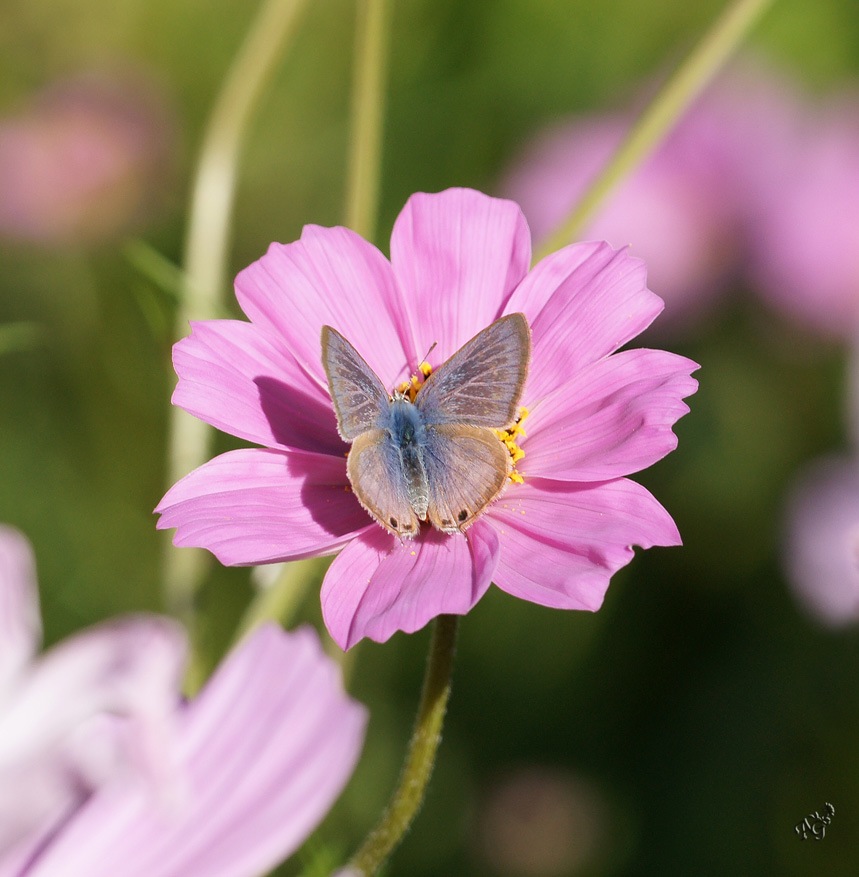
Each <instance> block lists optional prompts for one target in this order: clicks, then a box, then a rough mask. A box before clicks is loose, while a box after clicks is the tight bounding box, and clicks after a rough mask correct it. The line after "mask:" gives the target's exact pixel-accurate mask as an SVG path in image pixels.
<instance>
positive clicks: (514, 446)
mask: <svg viewBox="0 0 859 877" xmlns="http://www.w3.org/2000/svg"><path fill="white" fill-rule="evenodd" d="M528 414H529V411H528V409H527V408H526V407H525V406H524V405H522V406H520V408H519V413H518V414H517V415H516V420H515V422H514V423H513V424H511V425H510V426H508V427H507V429H495V430H493V432H494V433H495V435H497V436H498V438H499V439H501V441H502V443H503V444H504V447H506V448H507V452H508V453H509V454H510V460H511V461H512V463H513V465H512V466H511V468H510V472H509V473H508V475H507V477H508V478H509V479H510V480H511V481H512V482H513V483H514V484H523V483H524V481H525V479H524V478H523V477H522V475H521V474H520V473H519V472H517V471H516V464H517V463H518V462H519V460H521V459H522V458H523V457H524V456H525V452H524V451H523V450H522V448H520V447H519V445H518V443H517V442H518V439H519V438H520V436H521V437H523V438H524V436H525V430H524V429H523V428H522V421H523V420H524V419H525V418H526V417H527V416H528Z"/></svg>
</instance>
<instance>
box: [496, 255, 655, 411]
mask: <svg viewBox="0 0 859 877" xmlns="http://www.w3.org/2000/svg"><path fill="white" fill-rule="evenodd" d="M646 275H647V272H646V270H645V267H644V262H642V261H641V259H636V258H635V257H634V256H630V255H629V253H628V251H627V250H614V249H613V248H612V247H611V246H609V245H608V244H606V243H597V242H591V243H584V244H573V245H571V246H569V247H564V248H563V249H562V250H558V252H556V253H553V254H552V255H550V256H547V257H546V258H545V259H543V260H542V261H541V262H539V263H538V264H537V265H536V266H535V267H534V269H533V270H532V271H531V273H530V274H529V275H528V276H527V277H526V278H525V280H524V281H523V282H522V283H521V284H520V285H519V287H518V288H517V289H516V291H515V292H514V293H513V295H512V296H511V297H510V301H509V302H508V303H507V306H506V307H505V312H506V313H512V312H514V311H522V312H523V313H524V314H525V315H526V316H527V317H528V321H529V322H530V324H531V334H532V350H531V367H530V370H529V374H528V382H527V385H526V388H525V394H524V395H523V401H524V404H525V405H529V406H530V405H533V404H535V403H536V401H537V400H539V399H541V398H543V397H544V396H547V395H548V394H549V393H550V392H552V391H553V390H555V389H557V387H558V386H560V385H561V384H562V383H563V382H564V381H565V380H566V379H567V377H568V376H569V375H571V374H575V372H577V371H578V370H579V369H581V368H584V366H586V365H590V364H591V363H593V362H596V361H597V360H599V359H602V358H603V357H604V356H608V354H610V353H613V352H614V351H615V350H617V349H618V348H619V347H621V346H622V345H624V344H626V342H627V341H629V340H630V339H632V338H634V337H635V336H636V335H638V334H639V333H640V332H642V331H643V330H644V329H646V328H647V327H648V326H649V325H650V323H651V322H653V320H654V319H655V318H656V316H657V315H658V314H659V312H660V311H661V310H662V306H663V305H662V299H660V298H659V296H656V295H654V294H653V293H652V292H651V291H650V290H649V289H648V288H647V276H646Z"/></svg>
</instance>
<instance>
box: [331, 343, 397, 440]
mask: <svg viewBox="0 0 859 877" xmlns="http://www.w3.org/2000/svg"><path fill="white" fill-rule="evenodd" d="M322 365H323V366H324V368H325V375H326V376H327V378H328V390H329V392H330V393H331V400H332V401H333V402H334V413H335V414H336V415H337V431H338V432H339V433H340V435H341V437H342V438H343V439H344V440H345V441H347V442H351V441H353V440H354V439H356V438H357V437H358V436H359V435H361V433H363V432H367V430H368V429H373V428H374V427H376V426H377V425H378V424H379V421H380V419H381V418H383V417H384V416H386V415H387V412H388V407H389V405H390V396H388V393H387V392H386V390H385V388H384V386H383V385H382V382H381V381H380V380H379V378H378V377H376V373H375V372H374V371H373V369H371V368H370V366H369V365H367V363H366V362H365V360H364V358H363V357H362V356H361V354H360V353H358V351H357V350H355V348H354V347H353V346H352V345H351V344H350V343H349V342H348V341H347V340H346V339H345V338H344V337H343V336H342V335H341V334H340V333H339V332H338V331H337V330H336V329H332V328H331V326H323V327H322Z"/></svg>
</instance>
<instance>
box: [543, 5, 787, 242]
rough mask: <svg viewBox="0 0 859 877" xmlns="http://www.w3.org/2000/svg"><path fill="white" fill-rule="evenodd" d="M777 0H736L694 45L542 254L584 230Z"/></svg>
mask: <svg viewBox="0 0 859 877" xmlns="http://www.w3.org/2000/svg"><path fill="white" fill-rule="evenodd" d="M771 3H772V0H734V2H733V3H731V4H730V5H729V6H728V7H727V8H726V9H725V10H724V11H723V13H722V15H721V16H720V17H719V18H718V19H717V20H716V22H715V24H714V25H713V26H712V27H711V28H710V30H709V31H708V32H707V33H706V34H705V36H704V38H703V39H702V40H701V41H700V42H699V43H698V45H697V46H696V47H695V48H694V49H693V50H692V53H691V54H690V55H689V57H688V58H686V60H685V61H684V62H683V63H682V64H681V65H680V67H679V68H678V69H677V70H676V72H675V73H674V75H673V76H671V78H670V79H669V80H668V81H667V82H666V83H665V85H664V86H663V87H662V88H661V89H660V91H659V93H658V94H657V95H656V97H655V98H654V100H653V101H652V102H651V103H650V104H649V106H648V107H647V108H646V109H645V110H644V112H643V113H642V114H641V116H640V117H639V118H638V121H637V122H636V123H635V125H634V126H633V127H632V129H631V130H630V132H629V134H628V136H627V137H626V139H625V140H624V141H623V143H621V145H620V147H619V148H618V150H617V152H615V154H614V155H613V156H612V158H611V160H610V161H609V163H608V164H607V165H606V166H605V168H604V169H603V171H602V173H600V174H599V176H598V177H597V178H596V179H595V180H594V181H593V182H592V183H591V185H590V186H589V187H588V188H587V190H586V191H585V193H584V194H583V195H582V197H581V198H580V200H579V202H578V203H577V204H576V206H575V208H574V209H573V212H572V213H571V214H570V216H569V217H568V218H567V220H566V221H565V222H564V223H563V224H562V225H561V226H560V227H559V228H558V230H557V231H556V232H554V234H552V236H551V237H550V238H549V240H547V241H546V242H545V243H544V244H543V245H542V246H541V247H540V248H539V250H538V253H537V257H536V258H537V259H541V258H543V257H544V256H546V255H548V254H549V253H551V252H554V251H555V250H557V249H559V248H560V247H563V246H565V245H566V244H568V243H569V242H570V241H572V240H574V239H575V238H576V237H578V235H579V234H581V232H582V230H583V229H584V228H585V226H586V225H587V223H588V222H589V221H590V219H591V218H592V216H593V214H594V213H595V211H596V210H597V208H598V207H599V206H600V205H601V204H602V202H603V201H604V200H605V198H606V197H607V196H608V195H609V193H610V192H611V191H612V189H614V187H615V186H616V185H617V184H618V183H619V182H620V181H621V180H622V179H623V178H624V177H626V176H627V175H628V174H630V173H631V172H632V171H633V170H634V169H635V168H636V167H637V166H638V165H639V164H640V163H641V162H642V161H644V159H645V158H646V157H647V156H648V155H649V154H650V152H651V151H652V150H653V149H654V148H655V147H656V146H657V145H658V144H659V142H660V141H661V140H662V139H663V138H664V137H665V136H666V134H667V133H668V132H669V131H670V130H671V128H672V127H673V125H674V124H675V123H676V122H677V121H678V120H679V119H680V117H681V116H682V114H683V113H684V111H685V110H686V109H687V108H688V106H689V105H690V104H691V103H692V101H694V100H695V98H696V97H697V96H698V95H699V94H700V93H701V92H702V91H703V90H704V88H705V87H706V86H707V84H708V83H709V82H710V80H711V79H712V78H713V77H714V76H715V75H716V73H717V72H718V71H719V69H720V68H721V67H722V65H723V64H724V63H725V61H726V60H727V59H728V57H729V56H730V54H731V53H732V52H733V51H734V50H735V49H736V48H737V47H738V46H739V44H740V42H741V41H742V39H743V38H744V37H745V35H746V34H747V33H748V31H749V30H750V29H751V27H752V26H753V25H754V23H755V22H756V21H757V20H758V18H759V17H760V16H761V14H762V13H763V12H764V10H765V9H766V8H767V7H768V6H769V5H770V4H771Z"/></svg>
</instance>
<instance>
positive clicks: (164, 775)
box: [0, 527, 185, 874]
mask: <svg viewBox="0 0 859 877" xmlns="http://www.w3.org/2000/svg"><path fill="white" fill-rule="evenodd" d="M0 632H2V636H0V642H2V649H0V863H2V865H0V873H3V874H5V873H7V871H6V870H4V869H6V868H8V867H12V865H11V864H10V863H14V862H23V861H26V860H27V859H28V858H29V856H30V854H31V853H32V851H33V849H35V848H37V847H38V846H39V845H40V844H41V843H42V842H43V840H44V838H45V837H46V836H48V835H50V834H51V833H52V832H53V831H54V830H56V828H57V826H58V825H60V824H61V823H62V822H63V821H64V820H66V819H67V818H69V815H70V814H71V813H73V812H74V811H75V810H76V809H77V808H78V807H79V806H81V804H82V802H83V801H85V800H86V798H87V797H88V796H89V795H90V794H91V793H92V792H93V790H94V789H96V788H98V787H99V786H101V785H103V784H104V783H105V782H107V781H109V780H110V779H111V777H113V776H115V775H116V774H117V773H121V774H125V775H127V774H128V773H129V772H131V771H130V769H131V768H134V767H136V768H137V773H142V774H143V776H145V777H146V778H147V780H148V785H149V787H150V792H152V791H153V789H154V791H155V792H156V793H160V794H163V793H166V792H168V791H169V788H168V786H169V783H170V778H171V775H172V773H173V767H174V765H173V763H172V761H171V760H170V757H169V749H168V746H167V744H168V743H169V740H170V735H171V733H172V731H173V717H174V711H175V706H176V691H177V690H178V684H179V678H180V675H181V671H182V665H183V664H184V660H185V636H184V634H183V632H182V630H181V628H180V627H179V626H178V625H177V624H175V623H174V622H172V621H170V620H168V619H166V618H158V617H156V616H143V615H141V616H136V617H129V618H125V619H119V620H116V621H112V622H106V623H104V624H100V625H98V626H96V627H93V628H90V629H89V630H88V631H85V632H83V633H80V634H78V635H76V636H73V637H70V638H69V639H67V640H66V641H65V642H62V643H60V644H59V645H57V646H55V647H54V648H52V649H51V650H50V651H49V652H47V653H46V654H45V655H43V656H42V657H41V658H38V659H37V658H36V657H35V652H36V650H37V648H38V644H39V639H40V636H41V625H40V622H39V608H38V592H37V588H36V579H35V569H34V564H33V557H32V553H31V551H30V547H29V544H28V543H27V541H26V539H24V537H23V536H22V535H21V534H20V533H18V532H17V531H15V530H13V529H11V528H9V527H0ZM108 715H110V716H122V717H124V718H125V719H126V721H125V722H124V724H123V733H121V734H118V733H114V731H115V728H114V727H113V726H112V724H111V722H110V721H109V720H108V718H107V717H108ZM8 873H15V871H14V870H12V871H9V872H8ZM67 873H69V872H67Z"/></svg>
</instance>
